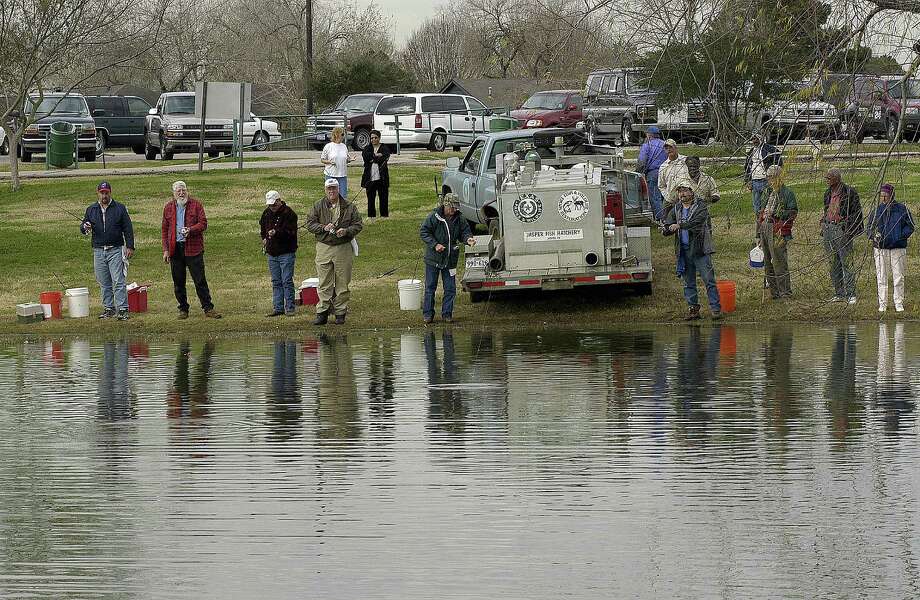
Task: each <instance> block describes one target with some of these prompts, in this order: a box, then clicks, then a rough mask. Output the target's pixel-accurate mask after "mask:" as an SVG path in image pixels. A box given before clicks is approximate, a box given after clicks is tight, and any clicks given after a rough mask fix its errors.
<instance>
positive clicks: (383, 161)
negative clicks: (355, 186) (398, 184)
mask: <svg viewBox="0 0 920 600" xmlns="http://www.w3.org/2000/svg"><path fill="white" fill-rule="evenodd" d="M361 158H363V159H364V173H363V174H362V175H361V187H363V188H364V189H365V191H366V192H367V216H368V217H376V216H377V207H376V206H375V198H376V196H377V195H379V196H380V216H381V217H388V216H390V208H389V206H388V204H389V200H390V170H389V169H388V168H387V161H388V160H389V159H390V150H389V149H388V148H387V147H386V146H385V145H383V144H381V143H380V132H379V131H377V130H376V129H374V130H372V131H371V143H370V144H368V145H367V146H365V148H364V150H362V151H361Z"/></svg>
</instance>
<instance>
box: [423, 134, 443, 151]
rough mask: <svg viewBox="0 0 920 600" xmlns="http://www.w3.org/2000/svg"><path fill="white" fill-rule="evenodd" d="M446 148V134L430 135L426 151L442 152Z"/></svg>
mask: <svg viewBox="0 0 920 600" xmlns="http://www.w3.org/2000/svg"><path fill="white" fill-rule="evenodd" d="M445 148H447V134H446V133H433V134H431V141H430V142H428V149H429V150H431V151H432V152H444V149H445Z"/></svg>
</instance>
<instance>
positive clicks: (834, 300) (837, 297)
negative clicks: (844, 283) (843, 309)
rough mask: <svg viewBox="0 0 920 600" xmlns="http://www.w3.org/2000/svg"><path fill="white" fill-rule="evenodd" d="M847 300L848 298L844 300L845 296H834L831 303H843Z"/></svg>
mask: <svg viewBox="0 0 920 600" xmlns="http://www.w3.org/2000/svg"><path fill="white" fill-rule="evenodd" d="M845 300H846V298H844V297H843V296H834V297H833V298H831V302H843V301H845Z"/></svg>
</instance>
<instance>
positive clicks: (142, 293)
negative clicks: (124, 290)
mask: <svg viewBox="0 0 920 600" xmlns="http://www.w3.org/2000/svg"><path fill="white" fill-rule="evenodd" d="M128 311H129V312H133V313H142V312H147V288H146V287H136V288H134V289H133V290H128Z"/></svg>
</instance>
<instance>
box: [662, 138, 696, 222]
mask: <svg viewBox="0 0 920 600" xmlns="http://www.w3.org/2000/svg"><path fill="white" fill-rule="evenodd" d="M664 151H665V152H666V153H667V157H668V158H667V160H665V161H664V162H663V163H662V164H661V167H660V168H659V169H658V189H659V190H661V195H662V206H661V210H662V212H663V213H664V215H663V216H662V217H660V218H664V216H666V215H668V214H669V213H670V212H671V209H672V208H673V207H674V205H675V204H676V203H677V184H678V183H680V182H681V181H685V180H686V179H687V177H688V176H689V174H688V173H687V157H686V156H683V155H682V154H680V153H679V152H678V151H677V142H675V141H674V140H673V139H672V138H668V139H667V140H665V143H664Z"/></svg>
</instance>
